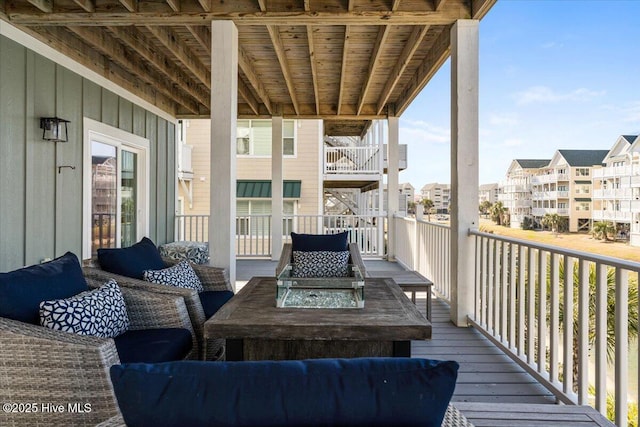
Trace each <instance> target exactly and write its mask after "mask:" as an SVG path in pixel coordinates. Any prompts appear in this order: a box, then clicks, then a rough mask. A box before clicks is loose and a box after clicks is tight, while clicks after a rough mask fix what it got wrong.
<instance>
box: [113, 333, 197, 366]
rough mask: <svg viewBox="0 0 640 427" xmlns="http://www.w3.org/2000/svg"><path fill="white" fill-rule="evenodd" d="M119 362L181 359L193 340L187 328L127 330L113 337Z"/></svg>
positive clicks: (188, 350)
mask: <svg viewBox="0 0 640 427" xmlns="http://www.w3.org/2000/svg"><path fill="white" fill-rule="evenodd" d="M113 340H114V341H115V344H116V349H117V350H118V356H119V357H120V362H121V363H158V362H170V361H173V360H182V359H184V358H185V357H186V356H187V354H189V352H190V351H191V347H192V346H193V341H192V340H191V332H190V331H189V330H188V329H180V328H160V329H138V330H133V331H127V332H125V333H124V334H122V335H119V336H117V337H115V338H114V339H113Z"/></svg>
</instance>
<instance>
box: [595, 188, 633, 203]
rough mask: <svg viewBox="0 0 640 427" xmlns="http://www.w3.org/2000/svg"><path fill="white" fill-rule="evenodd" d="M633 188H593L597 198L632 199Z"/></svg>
mask: <svg viewBox="0 0 640 427" xmlns="http://www.w3.org/2000/svg"><path fill="white" fill-rule="evenodd" d="M631 196H632V190H631V189H630V188H612V189H598V190H593V197H594V198H595V199H617V200H631Z"/></svg>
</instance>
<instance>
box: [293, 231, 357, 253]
mask: <svg viewBox="0 0 640 427" xmlns="http://www.w3.org/2000/svg"><path fill="white" fill-rule="evenodd" d="M348 235H349V232H348V231H343V232H342V233H337V234H298V233H291V246H292V249H293V250H294V251H304V252H309V251H330V252H339V251H346V250H349V248H348V242H347V236H348Z"/></svg>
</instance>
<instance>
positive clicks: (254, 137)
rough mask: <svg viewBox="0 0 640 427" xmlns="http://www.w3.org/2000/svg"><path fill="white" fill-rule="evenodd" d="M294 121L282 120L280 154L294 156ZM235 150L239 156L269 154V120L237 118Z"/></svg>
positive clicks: (267, 155) (264, 155)
mask: <svg viewBox="0 0 640 427" xmlns="http://www.w3.org/2000/svg"><path fill="white" fill-rule="evenodd" d="M295 139H296V138H295V121H294V120H283V121H282V154H283V155H285V156H295V154H296V143H295ZM236 147H237V148H236V152H237V154H238V155H240V156H257V157H269V156H271V120H238V128H237V131H236Z"/></svg>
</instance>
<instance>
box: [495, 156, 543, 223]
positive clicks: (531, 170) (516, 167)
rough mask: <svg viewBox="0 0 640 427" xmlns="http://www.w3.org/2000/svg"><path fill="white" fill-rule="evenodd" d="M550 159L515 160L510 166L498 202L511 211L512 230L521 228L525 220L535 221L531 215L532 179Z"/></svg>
mask: <svg viewBox="0 0 640 427" xmlns="http://www.w3.org/2000/svg"><path fill="white" fill-rule="evenodd" d="M549 161H550V160H549V159H514V160H512V161H511V165H509V169H508V170H507V175H506V178H505V180H504V181H503V182H502V183H500V193H499V194H498V200H499V201H500V202H502V204H503V206H504V207H505V208H506V209H507V210H508V211H509V220H510V224H511V228H521V227H522V225H523V222H524V221H525V218H529V219H531V220H533V217H532V214H531V206H532V200H531V177H532V176H533V175H535V174H536V173H537V172H538V170H539V169H540V168H541V167H545V166H547V165H548V164H549Z"/></svg>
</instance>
